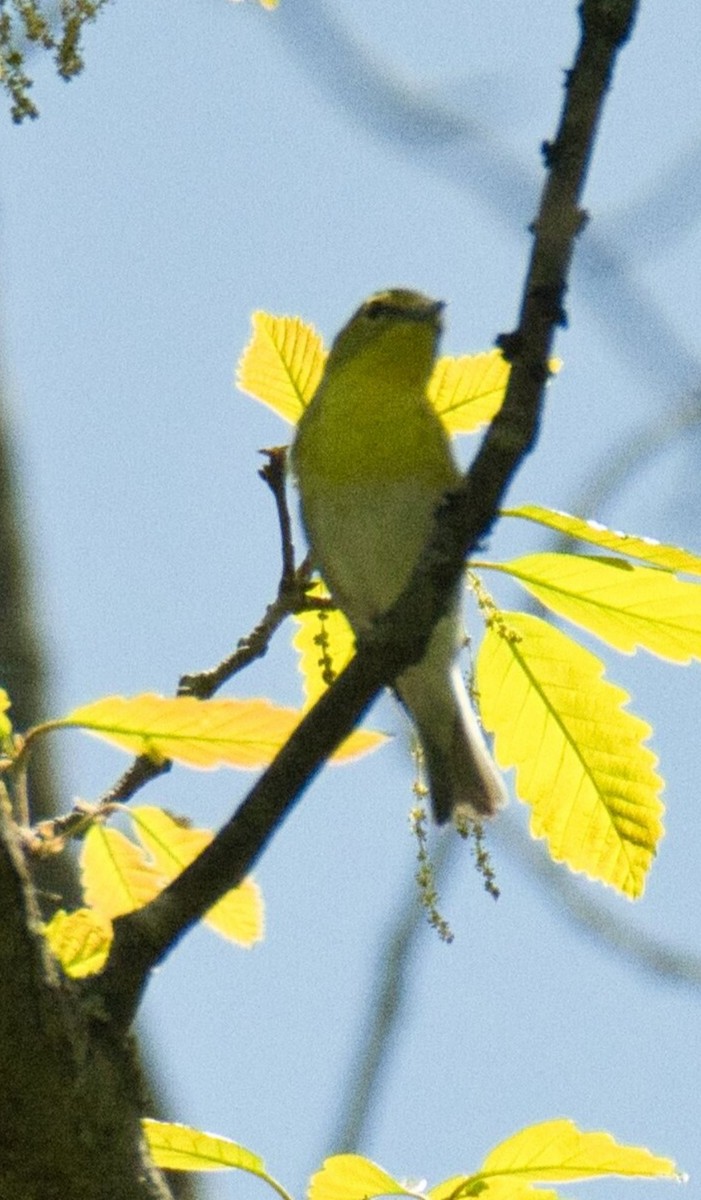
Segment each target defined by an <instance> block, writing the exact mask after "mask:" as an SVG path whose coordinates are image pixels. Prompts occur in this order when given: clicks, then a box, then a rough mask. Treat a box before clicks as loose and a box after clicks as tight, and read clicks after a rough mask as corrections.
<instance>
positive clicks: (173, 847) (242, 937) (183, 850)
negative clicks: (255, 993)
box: [129, 805, 264, 947]
mask: <svg viewBox="0 0 701 1200" xmlns="http://www.w3.org/2000/svg"><path fill="white" fill-rule="evenodd" d="M129 816H130V817H131V818H132V820H133V822H134V827H135V830H136V833H137V835H138V838H139V841H140V842H141V844H142V845H143V847H144V848H145V849H146V850H147V851H148V852H149V854H150V855H151V857H152V859H153V862H154V866H155V869H156V870H157V871H158V873H159V874H160V876H161V879H162V883H163V886H165V884H166V883H170V881H171V880H172V879H175V877H176V876H177V875H179V874H180V872H181V871H183V870H184V869H185V867H187V866H188V865H189V864H190V863H191V862H192V861H193V860H194V859H195V858H197V856H198V854H200V853H201V852H202V850H204V848H205V846H208V845H209V843H210V842H211V841H212V839H213V837H214V834H213V833H212V831H211V830H209V829H193V828H192V827H191V826H190V825H189V824H187V823H186V822H184V821H182V820H177V819H176V818H175V817H173V816H171V815H170V813H167V812H165V811H164V810H163V809H162V808H155V807H152V806H146V805H142V806H139V807H135V808H130V809H129ZM203 920H204V923H205V924H206V925H209V927H210V929H214V930H215V931H216V932H217V933H220V934H221V935H222V937H225V938H227V939H228V940H230V941H233V942H236V943H237V944H238V945H239V946H245V947H250V946H253V945H254V944H255V943H256V942H259V941H260V940H261V938H262V937H263V928H264V913H263V898H262V895H261V892H260V888H259V887H258V884H257V883H255V882H254V880H253V879H250V878H248V879H244V880H243V882H242V883H241V884H239V886H238V887H236V888H232V889H231V891H229V892H227V893H226V895H224V896H222V898H221V900H219V901H218V902H217V903H216V904H215V905H214V906H213V907H212V908H210V909H209V912H208V913H207V915H206V916H205V917H204V918H203Z"/></svg>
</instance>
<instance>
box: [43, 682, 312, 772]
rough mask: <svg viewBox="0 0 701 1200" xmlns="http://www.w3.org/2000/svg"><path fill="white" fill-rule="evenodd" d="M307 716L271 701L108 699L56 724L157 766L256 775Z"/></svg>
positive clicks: (83, 708) (180, 697)
mask: <svg viewBox="0 0 701 1200" xmlns="http://www.w3.org/2000/svg"><path fill="white" fill-rule="evenodd" d="M301 716H302V714H301V713H300V712H299V710H298V709H295V708H282V707H281V706H279V705H276V704H272V703H271V702H270V701H269V700H264V699H261V700H237V699H227V700H196V699H195V698H194V697H192V696H177V697H167V696H155V695H152V694H149V693H145V694H144V695H141V696H133V697H125V696H108V697H106V698H105V699H103V700H96V701H95V703H94V704H86V705H84V706H83V707H81V708H76V709H74V710H73V712H71V713H69V714H68V716H67V717H64V718H62V719H61V720H60V721H57V722H55V723H52V724H53V726H54V727H56V726H59V727H60V726H72V725H77V726H80V727H81V728H83V729H85V730H87V732H88V733H92V734H95V735H96V736H97V737H101V738H105V739H106V740H107V741H110V742H114V743H115V744H116V745H117V746H121V747H122V748H123V749H124V750H131V751H133V753H135V754H148V755H149V756H151V757H152V758H154V759H155V760H156V761H163V760H166V759H173V761H175V762H179V763H184V764H185V765H186V766H188V767H199V768H201V769H210V768H214V767H222V766H225V767H239V768H241V769H244V770H255V769H257V768H259V767H266V766H268V764H269V763H271V762H272V760H273V758H274V757H275V755H276V754H277V752H278V750H279V749H280V747H281V746H283V745H284V744H285V742H286V741H287V739H288V738H289V736H290V734H291V733H292V730H293V729H294V728H295V727H296V726H297V725H298V724H299V721H300V718H301Z"/></svg>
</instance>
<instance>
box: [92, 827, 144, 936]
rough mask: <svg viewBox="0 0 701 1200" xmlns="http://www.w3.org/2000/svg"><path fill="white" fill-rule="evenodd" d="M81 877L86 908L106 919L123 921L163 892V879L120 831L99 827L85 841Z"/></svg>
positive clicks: (93, 829) (138, 848)
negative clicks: (116, 918)
mask: <svg viewBox="0 0 701 1200" xmlns="http://www.w3.org/2000/svg"><path fill="white" fill-rule="evenodd" d="M80 874H81V879H82V883H83V894H84V896H85V902H86V904H89V905H90V907H91V908H94V909H96V910H97V911H98V912H99V913H102V914H103V916H105V917H110V918H114V917H120V916H121V915H122V914H123V913H128V912H133V910H134V909H135V908H141V907H142V906H143V905H144V904H147V903H148V901H149V900H152V899H153V897H154V896H157V895H158V893H159V892H160V891H161V890H162V888H163V877H162V875H161V873H160V871H158V870H157V869H156V868H155V867H154V866H153V864H152V863H150V862H149V861H148V859H147V857H146V854H145V853H144V851H143V850H142V849H141V848H140V847H139V846H136V845H134V843H133V842H132V841H130V840H129V838H127V837H125V836H124V834H123V833H120V832H119V830H118V829H106V828H105V827H104V825H102V824H100V823H96V824H94V825H91V827H90V829H89V830H88V832H87V833H86V835H85V838H84V839H83V847H82V850H81V854H80Z"/></svg>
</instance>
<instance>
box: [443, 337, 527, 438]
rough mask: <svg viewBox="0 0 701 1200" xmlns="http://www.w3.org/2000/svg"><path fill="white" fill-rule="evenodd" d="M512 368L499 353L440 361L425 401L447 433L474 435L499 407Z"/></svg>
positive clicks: (498, 351) (490, 352)
mask: <svg viewBox="0 0 701 1200" xmlns="http://www.w3.org/2000/svg"><path fill="white" fill-rule="evenodd" d="M510 370H511V367H510V366H509V363H507V361H506V359H505V358H504V356H503V354H502V353H501V351H500V350H490V351H488V352H487V353H486V354H466V355H464V356H463V357H461V358H450V357H448V356H446V357H445V358H439V359H438V362H437V363H436V365H435V367H434V369H433V374H432V376H431V379H430V381H429V385H428V398H429V400H430V402H431V404H432V405H433V407H434V408H435V410H436V412H437V413H438V414H439V416H440V417H441V419H442V421H443V424H444V425H445V427H446V429H447V431H448V433H451V434H454V433H473V432H474V431H475V430H476V429H479V428H480V426H481V425H485V424H486V423H487V421H491V419H492V417H493V416H494V415H495V413H497V412H498V411H499V409H500V408H501V405H502V402H503V400H504V394H505V392H506V385H507V383H508V382H509V372H510Z"/></svg>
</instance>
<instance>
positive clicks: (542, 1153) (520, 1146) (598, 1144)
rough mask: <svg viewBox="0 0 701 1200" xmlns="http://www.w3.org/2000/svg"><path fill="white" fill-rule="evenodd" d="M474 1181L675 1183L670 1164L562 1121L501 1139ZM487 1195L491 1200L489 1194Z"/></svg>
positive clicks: (643, 1150)
mask: <svg viewBox="0 0 701 1200" xmlns="http://www.w3.org/2000/svg"><path fill="white" fill-rule="evenodd" d="M479 1175H480V1177H481V1178H485V1177H486V1178H489V1177H490V1176H495V1175H499V1176H507V1177H509V1178H510V1179H514V1177H515V1178H516V1179H517V1180H528V1181H530V1182H533V1183H540V1182H548V1183H570V1182H572V1181H573V1180H575V1179H595V1178H597V1177H600V1176H607V1177H610V1176H612V1175H623V1176H628V1177H634V1178H643V1179H659V1178H668V1179H679V1178H681V1177H680V1175H679V1172H678V1171H677V1168H676V1166H675V1164H674V1163H673V1162H672V1160H671V1159H670V1158H660V1157H659V1156H658V1155H656V1154H652V1153H651V1152H650V1151H649V1150H647V1149H646V1148H645V1147H644V1146H623V1145H621V1144H620V1143H618V1142H616V1141H614V1139H613V1138H612V1137H611V1135H610V1134H609V1133H604V1132H601V1131H597V1132H594V1133H585V1132H584V1131H582V1130H581V1129H578V1128H577V1126H576V1125H575V1124H574V1122H573V1121H568V1120H564V1119H562V1120H556V1121H543V1122H541V1123H540V1124H538V1125H530V1126H529V1127H528V1128H527V1129H522V1130H521V1131H520V1132H519V1133H516V1134H514V1136H513V1137H510V1138H507V1140H506V1141H505V1142H501V1143H500V1144H499V1145H498V1146H495V1148H494V1149H493V1150H492V1151H491V1152H490V1153H489V1154H488V1155H487V1157H486V1159H485V1160H484V1163H483V1164H482V1167H481V1168H480V1172H479ZM488 1194H489V1195H490V1196H491V1194H492V1193H491V1189H490V1191H489V1193H488ZM539 1194H540V1193H539Z"/></svg>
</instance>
